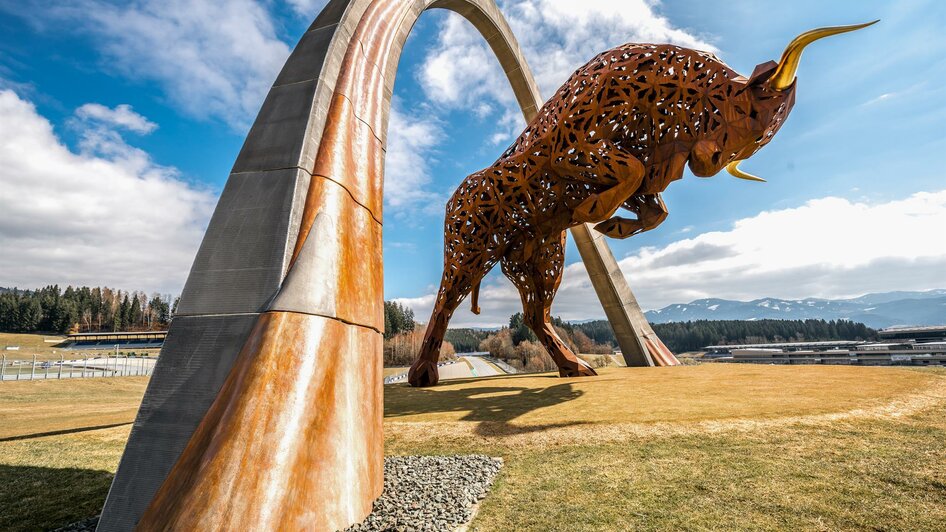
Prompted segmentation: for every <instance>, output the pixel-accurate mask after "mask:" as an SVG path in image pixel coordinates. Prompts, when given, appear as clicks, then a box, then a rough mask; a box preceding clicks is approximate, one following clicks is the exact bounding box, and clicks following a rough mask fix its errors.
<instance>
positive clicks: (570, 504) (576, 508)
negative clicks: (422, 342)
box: [0, 365, 946, 531]
mask: <svg viewBox="0 0 946 532" xmlns="http://www.w3.org/2000/svg"><path fill="white" fill-rule="evenodd" d="M144 383H145V381H144V379H127V378H126V379H94V380H84V381H79V380H76V381H62V382H50V383H39V382H33V383H20V384H19V385H17V386H18V387H17V388H16V389H13V388H8V387H7V385H8V384H16V383H5V384H2V385H0V429H2V430H4V431H6V432H5V433H6V434H14V433H15V432H16V430H11V429H9V428H8V427H9V426H10V422H9V421H8V420H9V419H12V418H11V417H9V416H8V413H10V414H12V415H14V416H19V417H18V418H16V419H19V420H20V424H22V425H23V427H24V428H23V429H22V432H23V434H30V433H33V432H36V431H37V429H38V428H42V427H45V428H47V429H48V428H54V427H68V426H75V427H79V426H83V425H88V424H89V423H91V422H92V419H98V418H82V421H81V422H74V423H71V422H69V421H68V420H67V419H64V418H63V417H62V416H61V415H60V414H58V413H57V412H58V411H62V412H66V413H77V414H78V413H81V412H82V410H83V406H82V405H83V404H85V405H88V408H87V410H89V411H96V410H98V409H102V411H103V412H104V417H105V418H108V419H121V416H122V415H127V416H128V417H126V418H125V419H129V420H130V419H131V417H132V416H133V414H134V409H135V408H137V403H138V400H139V399H140V396H141V392H142V391H143V387H144ZM38 386H46V387H45V388H39V387H38ZM57 386H58V388H57ZM9 390H13V391H14V392H16V393H11V392H10V391H9ZM385 395H386V414H385V435H386V437H385V448H386V452H387V453H388V454H449V453H474V452H475V453H485V454H490V455H494V456H503V457H504V458H505V460H506V465H505V467H504V468H503V470H502V472H501V473H500V477H499V478H498V480H497V482H496V485H495V486H494V489H493V490H492V492H491V494H490V495H489V497H487V499H486V500H484V501H483V504H482V507H481V509H480V512H479V514H478V517H477V519H476V520H475V521H474V523H473V525H472V529H474V530H503V531H504V530H542V531H545V530H562V531H565V530H569V531H571V530H589V531H591V530H630V529H634V530H679V529H687V530H758V529H767V530H864V529H878V530H879V529H889V530H898V529H899V530H944V529H946V446H944V445H943V442H944V441H946V415H943V412H944V411H946V371H942V370H908V369H900V368H857V367H830V366H794V367H775V366H741V365H702V366H694V367H678V368H666V369H624V368H611V369H605V370H603V371H602V375H601V376H600V377H599V378H595V379H558V378H554V377H550V376H547V375H530V376H514V377H500V378H492V379H481V380H475V381H474V380H465V381H450V382H445V383H443V384H442V385H441V386H439V387H436V388H433V389H426V390H416V389H411V388H409V387H406V386H401V385H393V386H386V387H385ZM109 403H111V404H109ZM120 407H124V408H126V409H127V410H126V412H127V413H125V414H123V413H122V411H121V408H120ZM34 408H35V413H36V416H35V417H36V421H32V422H31V421H30V417H31V414H30V412H31V411H32V409H34ZM113 408H114V409H116V410H112V409H113ZM77 421H78V420H77ZM96 424H102V423H99V422H96ZM128 431H129V427H128V426H127V425H126V426H120V427H116V428H110V429H104V430H92V431H84V432H75V433H69V434H61V435H55V436H45V437H32V438H28V439H21V440H9V439H7V441H0V529H3V530H7V529H12V530H33V529H46V528H51V527H55V526H59V525H62V524H65V523H68V522H71V521H76V520H79V519H82V518H84V517H87V516H89V515H93V514H94V513H95V512H96V511H97V509H98V508H100V507H101V504H102V502H103V501H104V497H105V494H106V492H107V489H108V484H109V479H110V475H111V472H113V471H114V470H115V467H116V466H117V464H118V459H119V457H120V455H121V451H122V448H123V446H124V441H125V438H126V437H127V434H128Z"/></svg>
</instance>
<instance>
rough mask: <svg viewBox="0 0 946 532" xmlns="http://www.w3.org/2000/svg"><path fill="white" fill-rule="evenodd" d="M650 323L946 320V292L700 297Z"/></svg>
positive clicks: (656, 313)
mask: <svg viewBox="0 0 946 532" xmlns="http://www.w3.org/2000/svg"><path fill="white" fill-rule="evenodd" d="M645 315H646V316H647V319H648V321H650V322H651V323H669V322H678V321H693V320H761V319H776V320H805V319H822V320H839V319H845V320H850V321H855V322H860V323H863V324H865V325H867V326H868V327H873V328H883V327H891V326H895V325H941V324H944V323H946V290H943V289H939V290H930V291H927V292H884V293H877V294H867V295H864V296H861V297H856V298H852V299H817V298H808V299H778V298H771V297H767V298H763V299H756V300H753V301H732V300H728V299H697V300H696V301H691V302H690V303H681V304H674V305H668V306H666V307H664V308H662V309H659V310H651V311H647V312H646V313H645Z"/></svg>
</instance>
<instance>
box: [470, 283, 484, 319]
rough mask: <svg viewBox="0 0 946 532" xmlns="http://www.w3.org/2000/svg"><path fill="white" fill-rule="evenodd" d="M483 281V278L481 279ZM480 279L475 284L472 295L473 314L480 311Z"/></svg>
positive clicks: (471, 308) (471, 309)
mask: <svg viewBox="0 0 946 532" xmlns="http://www.w3.org/2000/svg"><path fill="white" fill-rule="evenodd" d="M480 281H482V279H481V280H480ZM480 281H477V282H476V284H475V285H473V293H472V294H471V295H470V311H471V312H473V314H479V313H480Z"/></svg>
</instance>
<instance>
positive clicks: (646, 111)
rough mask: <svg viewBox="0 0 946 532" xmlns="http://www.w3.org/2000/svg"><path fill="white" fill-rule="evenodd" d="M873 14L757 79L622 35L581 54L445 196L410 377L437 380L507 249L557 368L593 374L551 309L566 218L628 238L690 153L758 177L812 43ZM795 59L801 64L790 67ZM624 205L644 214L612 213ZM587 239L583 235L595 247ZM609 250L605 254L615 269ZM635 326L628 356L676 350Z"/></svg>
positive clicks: (658, 217) (505, 266)
mask: <svg viewBox="0 0 946 532" xmlns="http://www.w3.org/2000/svg"><path fill="white" fill-rule="evenodd" d="M864 26H866V25H857V26H845V27H838V28H827V29H822V30H813V31H811V32H807V33H805V34H803V35H802V36H800V37H799V38H797V39H795V40H794V41H793V42H792V43H791V44H790V45H789V47H788V49H787V50H786V53H785V54H784V55H783V57H782V64H781V65H780V64H776V63H775V62H772V61H770V62H768V63H764V64H761V65H759V66H757V67H756V69H755V71H754V72H753V73H752V76H750V77H749V78H748V79H747V78H745V77H742V76H740V75H739V74H738V73H737V72H735V71H734V70H732V69H731V68H730V67H729V66H727V65H726V64H725V63H723V62H722V61H720V60H719V59H717V58H716V57H715V56H714V55H712V54H710V53H707V52H700V51H697V50H690V49H687V48H681V47H679V46H672V45H658V44H625V45H623V46H619V47H617V48H614V49H612V50H608V51H606V52H603V53H601V54H599V55H598V56H597V57H595V58H594V59H592V60H591V61H589V62H588V63H587V64H586V65H584V66H583V67H581V68H579V69H578V70H577V71H576V72H575V73H574V74H572V76H571V77H570V78H569V79H568V80H567V81H566V82H565V84H564V85H562V87H561V88H560V89H559V90H558V92H557V93H556V94H555V96H554V97H553V98H552V99H550V100H549V101H548V102H547V103H546V104H545V106H543V107H542V109H541V110H540V111H539V113H538V115H537V116H536V117H535V118H534V119H533V120H532V121H531V122H530V123H529V125H528V126H527V127H526V129H525V131H523V133H522V134H521V135H520V136H519V138H518V139H516V141H515V142H513V144H512V146H511V147H510V148H509V149H508V150H506V152H505V153H503V155H502V156H501V157H500V158H499V160H497V161H496V162H495V163H493V165H491V166H489V167H488V168H485V169H483V170H481V171H479V172H476V173H473V174H471V175H470V176H468V177H467V178H466V179H465V180H464V181H463V182H462V183H461V184H460V186H459V187H458V188H457V190H456V192H455V193H454V194H453V196H452V197H451V198H450V200H448V202H447V213H446V220H445V221H444V269H443V277H442V279H441V282H440V289H439V291H438V293H437V300H436V302H435V304H434V309H433V313H432V315H431V318H430V321H429V325H428V327H427V333H426V337H425V338H424V343H423V345H422V347H421V351H420V354H419V355H418V359H417V361H416V362H415V363H414V365H413V366H412V367H411V370H410V373H409V376H408V380H409V381H410V383H411V384H412V385H414V386H431V385H434V384H436V383H437V380H438V375H437V360H438V358H439V351H440V346H441V343H442V341H443V335H444V333H445V332H446V330H447V324H448V322H449V320H450V317H451V316H452V315H453V312H454V311H455V310H456V308H457V306H458V305H459V304H460V302H461V301H462V300H463V298H465V297H466V296H467V295H469V294H470V293H471V292H472V309H473V312H474V313H478V312H479V309H478V305H477V295H478V291H479V284H480V282H481V281H482V279H483V277H484V276H485V275H486V274H487V273H488V272H489V271H490V269H492V267H493V266H495V265H496V264H497V263H499V264H501V266H502V271H503V273H504V274H505V275H506V277H507V278H509V280H510V281H511V282H512V283H513V285H515V286H516V288H518V290H519V295H520V298H521V299H522V307H523V311H524V315H525V321H526V323H527V324H528V325H529V327H531V328H532V330H533V332H535V334H536V336H537V337H538V339H539V341H540V342H542V344H543V345H544V346H545V348H546V349H547V350H548V352H549V354H550V355H551V356H552V358H553V360H555V363H556V365H558V368H559V373H560V375H562V376H580V375H594V374H595V373H594V370H592V369H591V368H590V367H588V366H587V365H586V364H584V363H583V362H582V361H581V360H580V359H578V358H577V357H576V356H575V355H574V353H572V352H571V351H570V350H569V349H568V348H567V347H566V346H565V344H564V343H563V342H562V341H561V340H560V339H559V338H558V335H557V334H556V333H555V330H554V329H553V327H552V325H551V323H550V319H551V306H552V299H553V298H554V297H555V292H556V290H557V289H558V285H559V283H560V282H561V276H562V271H563V268H564V262H565V254H564V241H565V230H566V229H568V228H570V227H576V226H579V225H581V224H596V225H595V226H594V229H595V230H597V231H599V232H601V233H603V234H604V235H607V236H610V237H613V238H628V237H630V236H633V235H636V234H639V233H641V232H643V231H648V230H651V229H653V228H655V227H657V226H658V225H659V224H660V223H661V222H663V220H664V219H665V218H666V216H667V209H666V206H665V205H664V202H663V200H662V199H661V198H660V193H661V192H663V191H664V190H665V189H666V188H667V186H668V185H669V184H670V183H671V182H673V181H676V180H677V179H680V178H682V177H683V172H684V168H685V167H686V166H689V167H690V170H691V171H692V172H693V173H694V174H696V175H697V176H701V177H709V176H712V175H715V174H716V173H718V172H719V171H720V170H722V169H723V168H727V167H729V168H730V171H731V173H732V174H733V175H734V176H736V177H739V178H743V179H751V180H757V178H754V177H753V176H749V175H747V174H745V173H744V172H740V171H737V166H738V162H739V161H742V160H745V159H748V158H749V157H750V156H752V154H754V153H755V152H756V151H758V150H759V149H760V148H762V147H763V146H765V145H766V144H767V143H768V142H769V141H771V139H772V138H773V136H774V135H775V133H776V132H777V131H778V130H779V128H780V127H781V126H782V124H783V123H784V120H785V118H786V117H787V116H788V114H789V112H790V111H791V109H792V105H793V104H794V101H795V84H794V73H795V67H796V66H797V58H798V57H799V56H800V54H801V49H802V48H803V46H804V45H805V44H808V43H810V42H813V41H814V40H815V39H817V38H820V37H825V36H828V35H835V34H837V33H843V32H846V31H852V30H855V29H859V28H862V27H864ZM788 63H793V64H794V66H791V67H790V75H789V76H787V77H786V76H784V75H782V72H784V71H785V70H786V67H785V64H788ZM620 208H623V209H625V210H627V211H630V212H631V213H633V214H635V215H636V218H634V219H628V218H624V217H623V216H618V215H616V214H615V213H616V211H617V210H618V209H620ZM585 240H586V242H585V243H584V245H582V246H581V247H582V248H584V249H586V250H589V249H593V247H592V246H589V245H588V242H587V238H586V239H585ZM600 251H601V250H600V249H599V253H598V256H599V257H602V256H604V254H602V253H600ZM606 262H607V261H606V260H603V261H602V262H601V264H598V265H597V266H603V267H604V268H605V269H610V268H607V266H608V264H606ZM612 270H613V269H612ZM589 274H590V275H591V278H592V281H593V282H595V283H596V288H598V287H599V285H600V284H602V281H605V282H604V283H603V284H605V285H607V284H611V285H612V286H613V287H614V288H615V289H616V290H626V291H627V293H626V294H623V295H622V296H621V297H619V298H618V299H619V300H621V301H622V305H621V307H622V308H621V309H617V308H614V307H613V306H612V308H608V307H609V304H608V303H609V302H605V308H606V310H610V311H612V312H611V313H609V318H610V317H611V316H612V315H621V314H623V315H625V316H634V317H636V316H639V315H640V309H639V308H638V307H637V303H636V301H634V298H633V295H632V294H631V293H630V290H629V289H628V288H627V286H626V284H625V285H624V286H620V285H619V284H615V283H614V282H613V281H612V279H613V278H614V277H619V278H621V279H623V275H622V274H621V273H620V270H617V271H606V272H603V271H600V270H599V271H592V270H589ZM604 276H607V280H605V279H604ZM599 293H600V290H599ZM631 321H632V322H633V321H634V320H633V319H632V320H631ZM641 321H643V319H642V318H641ZM629 328H630V329H631V331H630V332H631V333H632V334H633V336H634V339H635V340H636V342H634V343H637V344H638V345H636V346H634V349H632V351H633V352H631V353H629V355H631V356H629V357H628V358H627V360H628V361H629V362H634V363H636V364H639V363H642V362H644V363H647V364H649V365H660V366H663V365H674V364H678V361H677V360H676V358H675V357H674V356H673V354H672V353H671V352H670V351H669V350H668V349H667V348H666V346H665V345H663V343H662V342H661V341H660V340H659V338H657V336H656V335H655V334H653V331H652V330H650V328H649V326H646V327H645V326H644V325H643V323H639V324H638V326H637V327H634V326H633V325H632V326H631V327H629ZM620 332H622V333H625V334H626V333H627V332H628V331H620ZM622 347H623V346H622Z"/></svg>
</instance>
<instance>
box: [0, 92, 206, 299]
mask: <svg viewBox="0 0 946 532" xmlns="http://www.w3.org/2000/svg"><path fill="white" fill-rule="evenodd" d="M142 118H143V117H142ZM80 135H81V136H82V142H81V145H82V147H81V150H80V152H78V153H76V152H74V151H72V150H70V149H69V148H68V147H67V146H65V145H64V144H63V143H62V141H61V140H60V139H59V138H58V137H57V136H56V135H55V133H54V131H53V127H52V125H51V124H50V122H49V121H48V120H47V119H46V118H44V117H43V116H41V115H39V114H38V113H37V111H36V108H35V107H34V106H33V105H32V104H31V103H30V102H28V101H26V100H23V99H21V98H20V97H19V96H17V94H16V93H14V92H13V91H10V90H5V91H0V249H2V250H3V253H0V286H19V287H21V288H34V287H38V286H42V285H45V284H47V283H59V284H60V285H67V284H73V285H75V284H86V285H101V284H107V285H110V286H116V287H122V288H125V289H141V290H146V291H149V292H150V291H159V292H178V291H179V290H180V289H181V286H182V285H183V282H184V280H185V278H186V277H187V272H188V270H189V268H190V264H191V261H192V260H193V257H194V254H195V253H196V250H197V246H198V245H199V243H200V239H201V235H202V234H203V232H204V228H205V227H206V224H207V220H208V219H209V216H210V213H211V211H212V209H213V206H214V203H215V199H216V198H215V196H214V195H213V194H211V193H209V192H208V191H205V190H198V189H195V188H194V187H192V186H190V185H188V184H187V183H185V182H184V181H182V180H181V178H180V175H179V172H178V171H177V170H175V169H174V168H169V167H164V166H160V165H157V164H155V163H154V162H153V161H152V160H151V159H150V157H148V155H147V154H146V153H144V152H143V151H141V150H139V149H137V148H134V147H132V146H129V145H127V144H126V143H125V142H124V141H123V140H122V139H121V137H120V136H119V135H118V134H117V133H116V132H115V131H114V130H109V129H107V128H104V127H96V128H93V129H92V130H90V131H89V132H80Z"/></svg>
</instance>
